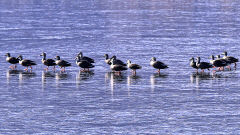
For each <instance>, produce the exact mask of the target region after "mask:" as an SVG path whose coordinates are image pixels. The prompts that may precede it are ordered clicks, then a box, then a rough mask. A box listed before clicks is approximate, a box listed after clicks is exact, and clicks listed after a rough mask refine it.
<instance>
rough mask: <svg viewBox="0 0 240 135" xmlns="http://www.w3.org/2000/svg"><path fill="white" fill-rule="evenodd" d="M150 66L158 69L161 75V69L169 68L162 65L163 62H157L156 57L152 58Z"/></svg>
mask: <svg viewBox="0 0 240 135" xmlns="http://www.w3.org/2000/svg"><path fill="white" fill-rule="evenodd" d="M150 65H151V66H152V67H153V68H155V69H158V71H157V72H158V73H160V69H166V68H168V66H167V65H166V64H164V63H162V62H161V61H157V59H156V57H152V59H151V61H150Z"/></svg>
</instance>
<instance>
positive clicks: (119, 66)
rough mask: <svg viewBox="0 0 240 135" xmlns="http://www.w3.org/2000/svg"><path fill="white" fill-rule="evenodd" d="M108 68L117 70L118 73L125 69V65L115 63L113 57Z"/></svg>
mask: <svg viewBox="0 0 240 135" xmlns="http://www.w3.org/2000/svg"><path fill="white" fill-rule="evenodd" d="M110 68H111V69H112V70H113V71H117V72H118V74H119V75H120V74H121V71H124V70H127V67H126V66H123V65H121V64H118V63H116V60H115V59H111V66H110Z"/></svg>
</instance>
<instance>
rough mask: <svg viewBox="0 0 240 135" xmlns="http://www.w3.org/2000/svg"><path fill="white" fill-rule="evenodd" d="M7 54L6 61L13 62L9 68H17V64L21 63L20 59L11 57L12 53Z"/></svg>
mask: <svg viewBox="0 0 240 135" xmlns="http://www.w3.org/2000/svg"><path fill="white" fill-rule="evenodd" d="M5 56H7V58H6V61H7V62H8V63H10V64H12V65H11V66H10V67H9V68H11V69H16V68H17V65H16V64H18V63H19V59H17V58H16V57H11V55H10V53H6V54H5Z"/></svg>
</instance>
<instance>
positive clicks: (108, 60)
mask: <svg viewBox="0 0 240 135" xmlns="http://www.w3.org/2000/svg"><path fill="white" fill-rule="evenodd" d="M104 57H105V63H106V64H108V65H111V58H109V56H108V54H104Z"/></svg>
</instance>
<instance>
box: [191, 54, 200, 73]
mask: <svg viewBox="0 0 240 135" xmlns="http://www.w3.org/2000/svg"><path fill="white" fill-rule="evenodd" d="M190 66H191V67H192V68H195V69H197V72H198V67H197V66H196V62H195V59H194V58H193V57H192V58H191V59H190Z"/></svg>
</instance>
